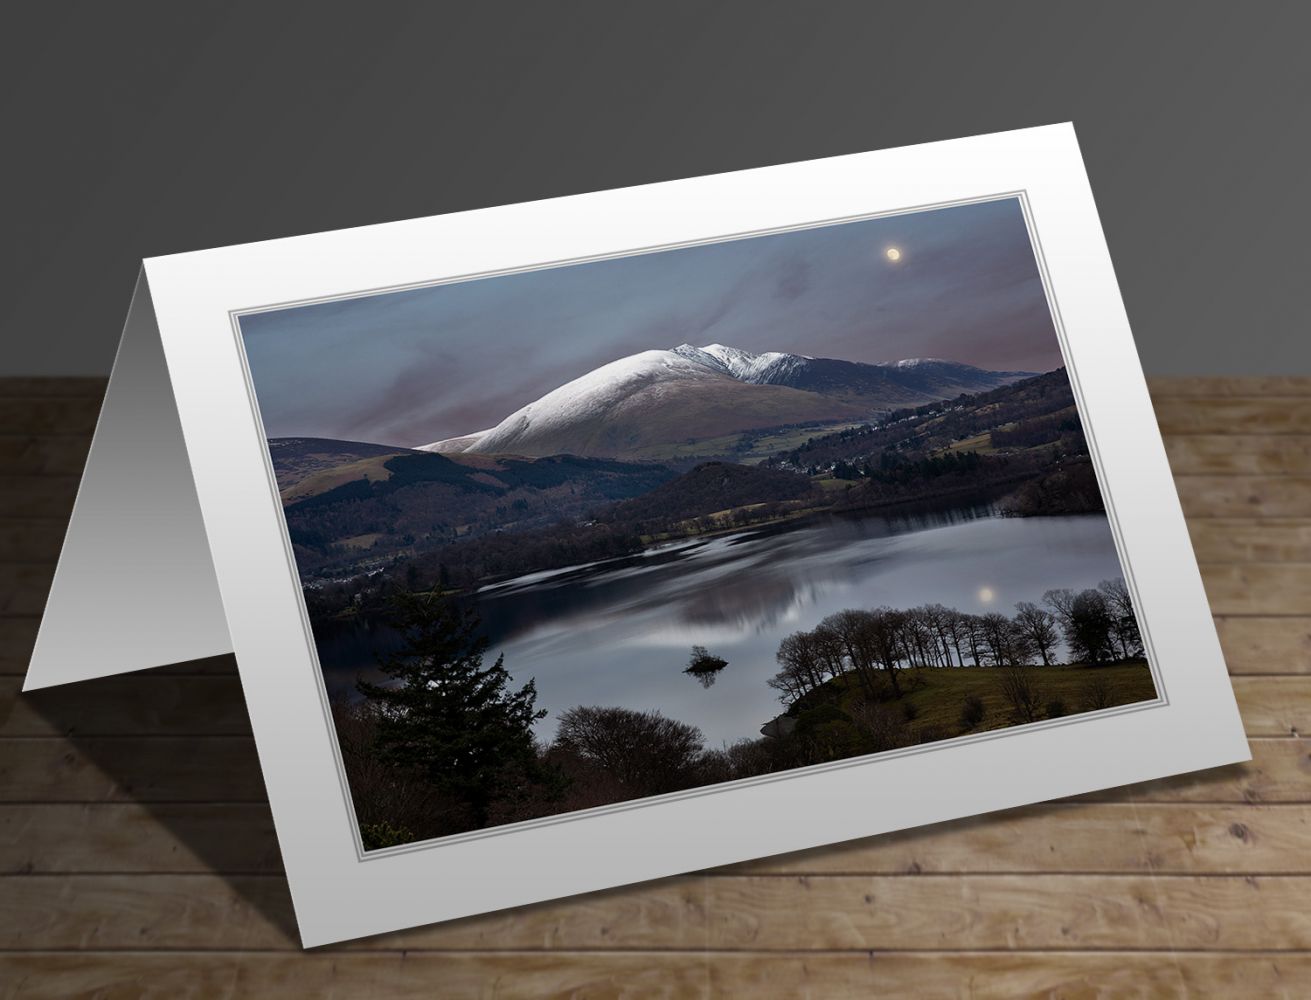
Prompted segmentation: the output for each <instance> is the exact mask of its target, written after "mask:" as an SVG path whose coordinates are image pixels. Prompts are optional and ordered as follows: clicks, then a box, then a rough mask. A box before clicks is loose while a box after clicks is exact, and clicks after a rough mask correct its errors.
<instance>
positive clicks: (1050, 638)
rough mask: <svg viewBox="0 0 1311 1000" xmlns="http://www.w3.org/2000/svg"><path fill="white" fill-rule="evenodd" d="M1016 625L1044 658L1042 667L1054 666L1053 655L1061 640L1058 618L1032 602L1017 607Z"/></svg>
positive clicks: (1022, 602)
mask: <svg viewBox="0 0 1311 1000" xmlns="http://www.w3.org/2000/svg"><path fill="white" fill-rule="evenodd" d="M1015 612H1016V614H1015V624H1016V625H1017V626H1018V627H1019V629H1020V631H1021V632H1023V633H1024V634H1025V636H1026V637H1027V638H1028V640H1029V642H1030V643H1031V644H1032V646H1033V649H1034V651H1035V652H1036V653H1037V654H1038V655H1039V656H1040V657H1042V665H1043V666H1044V667H1050V666H1051V665H1052V660H1051V654H1052V651H1053V650H1054V649H1055V648H1056V643H1057V641H1058V640H1059V638H1060V635H1059V633H1058V632H1057V630H1056V616H1055V615H1053V614H1052V613H1051V612H1050V611H1044V610H1043V609H1042V608H1040V607H1038V605H1036V604H1033V603H1031V602H1030V601H1021V602H1020V603H1019V604H1017V605H1015Z"/></svg>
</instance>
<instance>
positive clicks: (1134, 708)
mask: <svg viewBox="0 0 1311 1000" xmlns="http://www.w3.org/2000/svg"><path fill="white" fill-rule="evenodd" d="M1008 198H1014V199H1015V200H1016V201H1017V202H1019V205H1020V210H1021V213H1022V214H1023V216H1024V220H1025V226H1026V229H1027V231H1028V234H1029V242H1030V249H1031V250H1032V251H1033V255H1034V259H1035V262H1036V263H1037V265H1038V269H1039V276H1040V278H1041V279H1042V282H1043V293H1044V296H1045V298H1046V299H1047V304H1048V309H1049V310H1050V312H1051V316H1052V323H1053V327H1054V328H1055V331H1056V336H1057V341H1058V343H1059V345H1060V348H1061V356H1062V360H1064V361H1065V369H1066V374H1067V376H1068V377H1069V379H1070V383H1071V388H1072V389H1073V390H1074V394H1075V404H1076V409H1078V411H1079V419H1080V424H1081V425H1083V424H1084V423H1085V421H1084V419H1083V418H1084V405H1083V394H1082V390H1081V388H1080V387H1079V385H1078V382H1077V379H1076V378H1075V376H1074V369H1073V367H1072V366H1071V364H1070V358H1069V352H1068V348H1067V343H1066V337H1065V327H1064V324H1063V322H1062V320H1061V317H1060V311H1059V308H1058V306H1057V304H1056V299H1055V294H1054V292H1053V290H1052V287H1051V282H1050V276H1049V272H1048V270H1047V266H1046V260H1045V257H1044V256H1043V253H1042V248H1041V243H1040V241H1039V240H1038V238H1037V232H1036V228H1035V227H1034V225H1033V221H1032V217H1031V215H1030V212H1029V204H1028V191H1027V189H1023V188H1020V189H1017V190H1014V191H1006V192H1001V193H998V194H993V195H981V196H979V197H975V198H963V199H960V200H957V201H948V202H933V203H930V204H926V205H919V206H914V207H910V208H901V209H894V210H890V211H886V212H871V213H864V214H857V215H849V216H841V217H838V218H832V219H825V220H821V221H818V222H809V223H800V224H797V225H794V226H776V227H770V228H767V229H759V230H748V231H746V232H740V233H733V234H728V235H721V236H716V237H709V238H706V239H702V240H688V241H685V242H681V243H665V244H656V245H652V246H646V247H638V248H634V249H632V250H628V251H619V252H617V253H607V254H592V255H588V256H584V257H574V258H565V259H562V260H558V261H551V262H544V263H537V264H531V265H527V266H524V267H512V268H502V269H499V270H495V271H483V272H476V273H471V274H464V275H456V276H452V277H448V278H440V279H436V280H431V281H421V282H409V283H405V284H398V285H388V286H381V287H378V288H374V289H366V290H360V291H356V292H348V293H345V294H342V295H325V296H318V297H314V298H307V299H293V300H288V301H286V302H281V303H274V304H270V305H263V306H255V307H250V308H244V309H243V308H238V309H231V310H229V311H228V317H229V322H230V323H231V325H232V328H233V333H234V336H235V340H236V344H237V353H238V356H239V357H240V359H241V366H242V372H243V374H244V376H245V379H246V394H247V397H248V399H249V400H250V404H251V411H252V414H253V415H254V417H255V423H256V429H257V431H258V432H259V435H260V438H259V440H260V450H261V452H262V454H263V456H264V467H265V472H266V476H267V480H268V483H269V485H270V487H271V499H272V500H273V502H274V506H275V508H276V510H277V513H278V518H279V520H280V522H281V524H282V540H283V551H284V552H285V554H286V557H287V560H288V566H289V567H290V568H291V570H292V576H293V578H294V579H295V580H297V581H299V579H300V570H299V567H298V566H297V564H296V559H295V554H294V552H293V551H292V549H291V541H290V537H291V536H290V531H289V529H288V527H287V522H286V513H285V511H284V510H283V507H282V500H281V494H280V493H279V492H278V490H277V489H276V484H277V478H276V476H275V474H274V471H273V459H272V454H271V452H270V451H269V448H268V438H267V435H266V434H265V431H264V421H263V417H262V415H261V414H260V410H259V400H258V397H257V395H256V393H255V387H254V381H253V378H252V376H251V372H250V364H249V360H248V358H247V357H246V351H245V340H244V336H243V334H242V331H241V317H242V316H251V315H257V314H259V313H265V312H278V311H281V310H284V309H294V308H299V307H304V306H309V305H316V304H321V303H327V302H342V301H348V300H352V299H360V298H372V297H375V296H382V295H389V294H393V293H396V292H404V291H413V290H417V289H420V288H438V287H441V286H443V285H451V284H459V283H463V282H466V281H478V280H483V279H486V278H497V277H505V276H509V275H513V274H525V273H530V272H533V271H544V270H554V269H556V268H562V267H571V266H574V265H577V264H587V263H594V262H597V261H603V260H617V259H622V258H626V257H637V256H643V255H646V254H652V253H661V252H665V251H669V250H680V249H687V248H690V247H696V246H709V245H714V244H717V243H729V242H734V241H738V240H745V239H753V238H756V237H760V236H771V235H777V234H782V233H792V232H804V231H806V230H811V229H823V228H828V227H831V226H839V225H844V224H847V223H852V222H864V221H868V220H872V219H884V218H894V217H896V216H898V215H913V214H918V213H920V212H930V211H935V210H938V209H943V208H956V207H962V206H965V205H976V204H984V203H987V202H992V201H1004V200H1006V199H1008ZM1084 431H1085V433H1086V434H1087V435H1088V438H1089V444H1090V446H1091V448H1090V450H1091V452H1092V456H1093V463H1094V471H1095V472H1096V473H1097V477H1098V484H1097V485H1098V489H1099V491H1100V492H1101V494H1102V500H1103V504H1104V506H1105V507H1106V509H1107V515H1108V521H1109V522H1110V524H1111V534H1112V538H1113V540H1114V542H1115V546H1116V555H1117V557H1118V558H1119V561H1120V568H1121V569H1122V570H1124V572H1125V574H1126V576H1127V577H1129V584H1130V588H1131V592H1132V594H1133V597H1134V599H1135V608H1136V609H1141V604H1139V603H1138V602H1137V595H1138V591H1137V587H1136V585H1135V584H1134V582H1133V573H1132V569H1131V567H1130V564H1129V561H1128V559H1127V558H1126V554H1125V550H1124V546H1123V544H1122V541H1121V537H1120V528H1119V522H1118V519H1117V518H1116V517H1115V516H1114V511H1113V503H1112V502H1111V501H1110V498H1109V497H1108V495H1107V492H1106V490H1105V489H1104V485H1103V484H1104V482H1105V475H1104V473H1103V472H1102V469H1101V460H1100V456H1099V455H1098V453H1097V448H1096V443H1095V440H1094V438H1093V435H1092V433H1091V431H1090V430H1089V428H1088V427H1086V426H1085V427H1084ZM296 602H297V606H298V607H299V609H300V617H301V625H302V630H303V632H304V635H305V639H306V645H307V648H308V650H309V654H310V661H311V663H312V665H313V667H314V673H315V683H316V686H317V687H318V690H319V699H320V705H321V708H322V710H323V714H324V721H325V723H326V724H327V728H328V735H329V739H330V741H331V743H332V747H333V757H334V762H335V764H336V768H337V776H338V782H339V784H340V787H341V790H342V793H343V798H344V800H345V803H346V811H347V814H348V815H349V816H350V817H351V819H352V820H353V823H352V824H351V833H352V837H353V840H354V843H355V849H356V860H357V862H360V863H362V862H366V861H373V860H375V859H380V858H391V857H398V856H400V855H403V854H409V853H412V852H414V851H418V850H429V849H432V848H436V847H441V846H443V845H446V844H456V843H463V842H467V841H470V840H476V839H482V838H484V837H494V836H502V835H505V834H510V833H517V832H520V831H524V830H531V829H535V828H538V827H542V826H548V825H554V824H557V823H565V822H572V821H574V820H583V819H591V818H594V817H597V816H603V815H608V814H611V813H617V812H626V811H629V810H631V809H639V808H645V807H647V806H652V805H661V804H665V803H669V802H674V801H681V800H683V799H688V798H698V797H701V796H704V795H711V794H716V793H719V792H723V791H731V790H733V789H735V788H745V787H750V786H754V785H758V784H765V783H770V782H775V781H784V780H790V779H794V778H804V777H807V776H810V775H814V774H817V773H820V772H824V771H829V770H836V769H839V768H848V767H856V766H861V765H868V764H877V763H879V762H881V761H884V760H896V759H899V758H901V757H907V756H910V755H912V754H917V753H926V752H932V751H934V750H937V749H940V748H945V747H948V746H969V745H972V744H974V743H980V742H984V741H987V740H992V739H1000V738H1003V737H1007V736H1013V735H1017V733H1018V732H1019V731H1023V732H1033V731H1038V730H1041V729H1050V728H1055V727H1057V726H1063V725H1074V724H1079V723H1084V722H1091V721H1095V720H1097V719H1101V718H1111V717H1115V716H1119V715H1126V714H1130V713H1134V712H1140V711H1147V710H1151V709H1155V708H1164V707H1166V706H1168V705H1169V700H1168V698H1167V697H1166V696H1165V687H1164V684H1163V683H1162V681H1161V679H1160V677H1159V676H1158V671H1157V668H1156V663H1155V658H1156V657H1155V647H1154V645H1153V644H1152V643H1151V638H1150V635H1149V634H1148V629H1147V627H1146V624H1145V622H1144V621H1142V620H1140V621H1139V623H1138V624H1139V628H1140V630H1141V631H1142V632H1143V633H1144V637H1145V638H1146V640H1147V642H1146V643H1145V645H1146V646H1147V649H1146V652H1147V660H1148V667H1149V670H1150V671H1151V676H1152V683H1153V686H1154V687H1155V689H1156V692H1157V697H1156V698H1155V699H1154V700H1151V701H1140V702H1133V703H1131V704H1129V705H1117V706H1113V707H1111V708H1108V709H1103V710H1101V711H1096V712H1084V713H1079V714H1077V715H1074V716H1067V717H1064V718H1061V719H1053V720H1044V721H1042V722H1032V723H1025V724H1023V725H1018V726H1008V727H1006V728H1004V729H996V730H991V731H989V732H986V733H977V734H974V735H972V736H956V737H951V738H949V739H945V740H937V741H934V742H933V743H929V744H922V745H917V746H914V747H904V748H900V749H897V750H885V751H882V752H879V753H874V754H865V755H863V756H860V757H849V758H845V759H842V760H836V761H826V762H824V763H822V764H812V765H809V766H807V767H800V768H792V769H789V770H787V771H783V772H779V773H776V774H765V775H755V776H753V777H750V778H738V779H736V780H734V781H725V782H718V783H716V784H712V785H705V786H701V787H699V788H691V789H686V790H684V791H681V792H670V793H666V794H664V795H656V796H647V797H645V798H641V799H634V800H630V801H627V802H617V803H612V804H610V805H606V806H597V807H594V808H592V809H581V810H575V811H573V812H568V813H561V814H557V815H554V816H543V817H539V818H537V819H533V820H523V821H521V822H518V823H506V824H501V825H499V826H495V827H491V828H485V829H482V830H470V831H467V832H465V833H457V834H448V835H447V836H444V837H433V838H430V839H428V840H423V841H418V842H416V843H412V844H403V845H399V846H397V847H394V848H382V849H378V850H373V851H367V852H366V851H365V850H364V849H363V840H362V838H361V835H360V829H359V818H358V816H357V815H356V813H355V803H354V799H353V798H352V796H351V793H350V783H349V781H348V780H347V778H346V772H345V765H344V764H343V762H342V757H341V746H340V743H339V741H338V739H337V733H336V726H335V725H334V724H333V722H332V715H331V702H330V701H329V699H328V694H327V686H326V684H325V682H324V678H323V667H322V664H321V663H320V662H319V658H318V648H317V646H316V645H315V643H314V631H313V628H312V627H311V625H310V622H309V617H308V611H307V609H306V605H305V598H304V588H303V586H298V587H297V588H296Z"/></svg>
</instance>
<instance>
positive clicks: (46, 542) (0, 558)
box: [0, 519, 68, 597]
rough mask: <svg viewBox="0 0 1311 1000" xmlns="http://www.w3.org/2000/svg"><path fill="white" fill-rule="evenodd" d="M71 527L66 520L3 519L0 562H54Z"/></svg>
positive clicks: (1, 524) (0, 563)
mask: <svg viewBox="0 0 1311 1000" xmlns="http://www.w3.org/2000/svg"><path fill="white" fill-rule="evenodd" d="M67 530H68V526H67V525H66V524H64V523H63V522H62V521H47V520H43V519H32V520H19V519H12V520H3V521H0V565H3V564H5V563H20V562H21V563H46V564H53V563H54V562H55V560H57V559H58V558H59V551H60V549H61V548H62V547H63V544H64V533H65V532H66V531H67ZM42 597H44V594H42Z"/></svg>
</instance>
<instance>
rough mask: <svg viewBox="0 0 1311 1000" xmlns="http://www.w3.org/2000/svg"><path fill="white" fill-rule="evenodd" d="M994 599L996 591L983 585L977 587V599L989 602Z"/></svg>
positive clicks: (985, 602)
mask: <svg viewBox="0 0 1311 1000" xmlns="http://www.w3.org/2000/svg"><path fill="white" fill-rule="evenodd" d="M996 599H997V593H996V591H994V590H993V589H992V588H991V587H987V586H984V587H980V588H979V601H980V602H981V603H983V604H991V603H992V602H993V601H994V600H996Z"/></svg>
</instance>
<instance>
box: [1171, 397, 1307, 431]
mask: <svg viewBox="0 0 1311 1000" xmlns="http://www.w3.org/2000/svg"><path fill="white" fill-rule="evenodd" d="M1153 403H1154V405H1155V408H1156V420H1157V422H1158V423H1159V424H1160V427H1161V433H1162V434H1165V435H1178V434H1242V435H1252V434H1260V435H1262V436H1272V435H1274V436H1283V435H1285V434H1311V399H1307V398H1306V397H1304V396H1298V397H1283V396H1195V397H1191V398H1181V397H1173V396H1163V397H1161V398H1160V399H1156V400H1154V401H1153Z"/></svg>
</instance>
